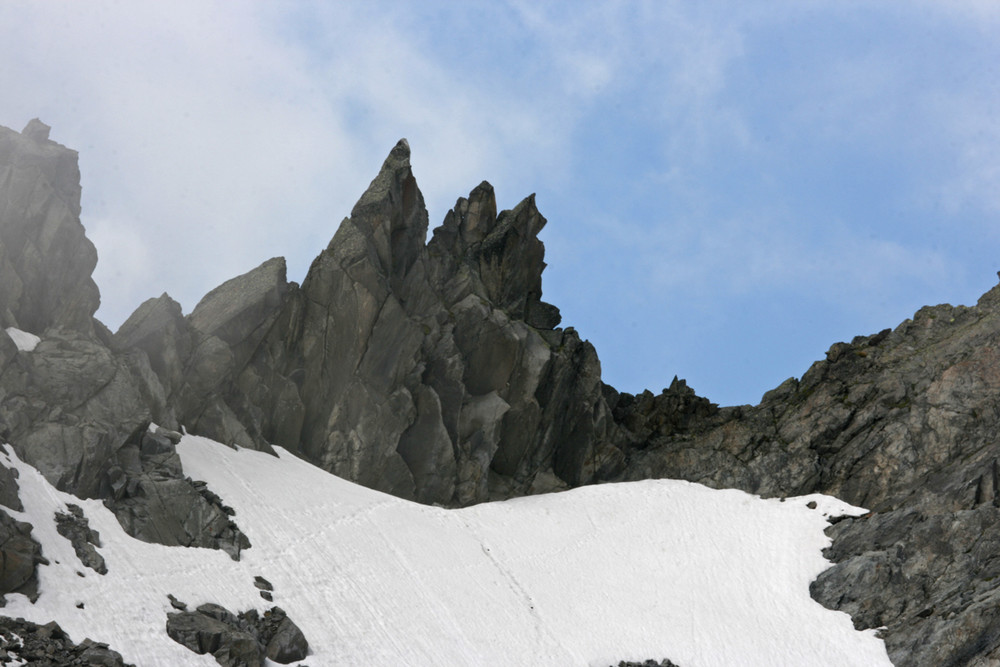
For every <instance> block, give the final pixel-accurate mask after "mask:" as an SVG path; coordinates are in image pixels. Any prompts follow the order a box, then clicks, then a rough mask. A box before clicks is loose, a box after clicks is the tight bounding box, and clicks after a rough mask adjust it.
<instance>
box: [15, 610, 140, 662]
mask: <svg viewBox="0 0 1000 667" xmlns="http://www.w3.org/2000/svg"><path fill="white" fill-rule="evenodd" d="M0 662H3V663H5V664H6V663H11V664H15V665H36V666H37V667H61V666H62V665H89V666H91V667H135V665H132V664H131V663H126V662H125V661H124V660H122V656H121V654H120V653H118V651H114V650H112V649H111V648H109V647H108V645H107V644H103V643H101V642H95V641H92V640H90V639H84V640H83V641H82V642H80V643H79V644H77V643H74V642H73V641H72V640H71V639H70V638H69V636H67V635H66V633H65V632H63V630H62V628H60V627H59V626H58V625H57V624H56V623H54V622H53V623H47V624H46V625H38V624H36V623H31V622H29V621H25V620H24V619H23V618H18V619H12V618H6V617H3V616H0Z"/></svg>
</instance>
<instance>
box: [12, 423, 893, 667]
mask: <svg viewBox="0 0 1000 667" xmlns="http://www.w3.org/2000/svg"><path fill="white" fill-rule="evenodd" d="M177 449H178V452H179V453H180V456H181V458H182V460H183V464H184V470H185V473H186V474H187V475H189V476H191V477H192V478H194V479H196V480H204V481H206V482H207V483H208V486H209V488H210V489H211V490H212V491H214V492H215V493H217V494H219V495H220V496H221V497H222V499H223V501H224V502H225V503H226V504H227V505H229V506H231V507H232V508H233V509H235V510H236V514H235V517H234V519H235V521H236V523H237V524H238V525H239V526H240V528H241V529H242V530H243V531H244V533H246V535H247V536H248V537H249V539H250V541H251V543H252V545H253V546H252V547H251V548H250V549H247V550H246V551H244V552H243V557H242V559H241V560H240V561H239V562H234V561H232V560H231V559H230V558H229V557H228V556H227V555H226V554H225V553H223V552H221V551H214V550H209V549H195V548H189V549H185V548H176V547H164V546H160V545H155V544H146V543H144V542H140V541H138V540H135V539H132V538H130V537H128V536H127V535H126V534H125V533H124V532H123V531H122V529H121V527H120V526H119V524H118V522H117V520H116V519H115V518H114V516H113V515H112V514H111V512H109V511H108V510H107V509H105V508H104V506H103V505H102V504H101V502H100V501H98V500H80V499H78V498H75V497H73V496H70V495H68V494H64V493H61V492H59V491H56V490H55V489H53V488H52V487H51V486H50V485H49V484H48V483H47V482H46V481H45V479H44V478H43V477H42V476H41V475H40V474H39V473H38V472H37V471H36V470H35V469H34V468H31V467H30V466H28V465H26V464H24V463H22V462H21V461H19V460H17V458H16V457H15V456H14V455H13V453H10V449H9V448H6V451H7V452H8V453H7V454H0V456H2V457H3V458H4V459H5V462H7V463H8V464H9V465H13V466H15V467H16V468H17V469H18V470H19V471H20V478H19V480H18V483H19V485H20V496H21V499H22V502H23V503H24V506H25V511H24V512H14V511H10V513H11V515H12V516H14V517H15V518H17V519H20V520H24V521H29V522H31V523H32V524H33V525H34V527H35V528H34V532H33V535H34V537H35V539H37V540H38V541H39V542H41V544H42V547H43V554H44V555H45V556H46V557H47V558H48V559H49V561H50V563H51V564H50V565H48V566H39V585H40V591H41V596H40V597H39V599H38V601H37V603H36V604H34V605H33V604H31V603H30V602H28V600H27V599H26V598H25V597H24V596H21V595H8V596H7V598H8V603H7V606H6V608H4V609H3V610H2V611H0V613H2V614H3V615H6V616H14V617H17V616H23V617H24V618H26V619H28V620H32V621H35V622H38V623H46V622H48V621H51V620H56V621H57V622H58V623H59V624H60V625H61V626H62V628H63V629H64V630H66V631H67V632H68V633H69V634H70V636H71V637H73V639H74V640H76V641H80V640H82V639H83V638H84V637H90V638H92V639H95V640H98V641H103V642H107V643H109V644H110V645H111V647H112V648H114V649H115V650H117V651H119V652H121V653H122V655H123V656H124V657H125V659H126V660H127V661H130V662H134V663H136V664H137V665H140V666H142V667H149V666H161V665H162V666H165V667H167V666H169V667H176V666H177V665H206V666H209V665H216V664H217V663H216V662H215V660H214V658H212V657H211V656H210V655H204V656H199V655H196V654H194V653H192V652H190V651H189V650H187V649H186V648H184V647H182V646H181V645H179V644H177V643H175V642H174V641H173V640H171V639H170V638H169V637H167V635H166V632H165V623H166V619H167V613H168V611H173V610H172V609H171V608H170V604H169V602H168V600H167V594H168V593H171V594H173V595H174V596H176V597H177V598H179V599H180V600H183V601H184V602H187V603H188V605H189V608H192V609H193V607H194V606H196V605H199V604H202V603H204V602H215V603H218V604H221V605H223V606H225V607H227V608H229V609H230V610H231V611H234V612H238V611H242V610H246V609H249V608H251V607H253V608H256V609H258V610H261V611H263V610H265V609H268V608H269V607H271V606H272V604H273V605H277V606H280V607H281V608H283V609H284V610H285V611H286V612H288V615H289V617H290V618H291V619H292V620H293V621H294V622H295V623H296V624H298V626H299V627H300V628H301V629H302V631H303V633H304V634H305V636H306V638H307V639H308V640H309V645H310V648H311V655H310V656H309V658H308V659H307V660H306V661H304V662H305V663H306V664H308V665H310V666H311V667H321V666H325V665H358V666H365V665H382V664H391V665H427V666H431V665H433V666H441V665H449V666H451V665H456V666H462V665H470V666H473V665H490V666H498V665H509V666H512V667H520V666H527V665H532V666H535V665H552V666H566V667H569V666H583V665H591V666H599V667H606V666H607V665H612V664H617V663H618V661H619V660H622V659H631V660H644V659H648V658H655V659H656V660H660V659H662V658H670V659H671V660H673V661H674V662H675V663H677V664H678V665H680V666H681V667H708V666H713V667H716V666H733V665H740V666H748V667H749V666H753V665H760V666H762V667H775V666H782V667H793V666H796V665H801V666H803V667H806V666H808V667H814V666H817V665H836V666H838V667H842V666H848V665H858V666H863V667H876V666H879V665H886V666H888V665H890V664H891V663H890V662H889V659H888V656H887V655H886V651H885V647H884V645H883V643H882V642H881V640H879V639H878V638H877V637H876V636H875V634H874V633H873V632H872V631H865V632H858V631H855V630H854V627H853V625H852V624H851V620H850V618H849V617H848V616H847V615H846V614H844V613H841V612H836V611H830V610H827V609H825V608H823V607H822V606H820V605H819V604H818V603H816V602H814V601H813V600H812V599H811V598H810V597H809V582H810V581H812V580H813V579H814V578H815V577H816V576H817V574H819V573H820V572H821V571H822V570H824V569H825V568H826V567H828V565H829V563H828V562H827V561H826V560H825V559H824V558H823V557H822V554H821V550H822V549H823V547H825V546H827V545H828V543H829V539H828V538H827V537H826V536H825V535H824V533H823V529H824V528H825V527H826V526H827V525H828V518H829V517H833V516H837V515H845V514H846V515H858V514H861V513H863V512H864V510H861V509H859V508H854V507H851V506H849V505H846V504H845V503H842V502H840V501H838V500H836V499H833V498H829V497H826V496H820V495H813V496H808V497H801V498H791V499H788V500H787V501H785V502H781V501H780V500H777V499H771V500H762V499H760V498H757V497H754V496H751V495H748V494H745V493H742V492H739V491H716V490H712V489H708V488H706V487H703V486H699V485H696V484H690V483H687V482H680V481H667V480H654V481H645V482H631V483H627V484H608V485H602V486H591V487H585V488H580V489H576V490H573V491H568V492H564V493H559V494H552V495H545V496H534V497H530V498H521V499H517V500H512V501H507V502H501V503H489V504H483V505H478V506H475V507H471V508H467V509H461V510H446V509H441V508H437V507H428V506H424V505H418V504H415V503H411V502H408V501H405V500H400V499H398V498H394V497H392V496H387V495H385V494H382V493H379V492H376V491H372V490H370V489H366V488H363V487H360V486H357V485H355V484H352V483H350V482H347V481H344V480H342V479H339V478H337V477H334V476H333V475H330V474H329V473H326V472H324V471H322V470H320V469H318V468H316V467H314V466H312V465H311V464H309V463H307V462H305V461H302V460H300V459H298V458H296V457H294V456H293V455H291V454H289V453H288V452H286V451H284V450H281V449H278V453H279V455H280V456H279V458H275V457H273V456H270V455H267V454H262V453H259V452H255V451H250V450H238V451H237V450H233V449H230V448H228V447H225V446H223V445H221V444H219V443H216V442H213V441H211V440H207V439H205V438H199V437H194V436H185V437H184V438H183V440H182V441H181V443H180V444H179V445H178V447H177ZM810 501H812V502H815V503H816V508H815V509H810V508H808V507H807V503H809V502H810ZM66 503H75V504H78V505H80V506H81V507H82V508H83V509H84V512H85V514H86V516H87V518H88V519H89V520H90V525H91V527H92V528H94V529H96V530H98V531H99V532H100V535H101V541H102V544H103V546H102V547H101V548H100V549H99V551H100V553H101V554H102V555H103V556H104V559H105V561H106V563H107V567H108V574H107V575H106V576H101V575H98V574H96V573H95V572H93V571H92V570H89V569H86V568H84V567H83V566H82V565H81V564H80V562H79V560H78V559H77V557H76V555H75V554H74V552H73V548H72V546H71V545H70V543H69V541H68V540H66V539H64V538H63V537H61V536H60V535H58V533H57V532H56V528H55V521H54V514H55V513H56V512H57V511H64V509H63V508H64V507H65V504H66ZM78 573H81V574H82V575H83V576H80V574H78ZM255 575H261V576H263V577H265V578H266V579H268V580H269V581H270V582H271V583H272V584H273V585H274V602H273V603H268V602H267V601H265V600H263V599H262V598H261V597H260V596H259V594H258V591H257V589H256V588H255V587H254V585H253V579H254V576H255ZM81 603H82V605H83V608H82V609H80V608H78V605H79V604H81ZM268 664H269V665H273V664H275V663H270V662H269V663H268Z"/></svg>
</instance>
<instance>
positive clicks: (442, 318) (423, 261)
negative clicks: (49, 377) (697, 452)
mask: <svg viewBox="0 0 1000 667" xmlns="http://www.w3.org/2000/svg"><path fill="white" fill-rule="evenodd" d="M544 225H545V218H544V217H542V215H541V214H540V213H539V212H538V209H537V208H536V206H535V202H534V198H533V197H528V198H527V199H525V200H524V201H522V202H521V203H520V204H518V206H516V207H515V208H514V209H512V210H510V211H501V212H500V213H499V214H498V213H497V206H496V201H495V199H494V193H493V188H492V187H491V186H490V185H489V184H488V183H483V184H481V185H479V186H478V187H477V188H476V189H474V190H473V191H472V193H471V194H470V195H469V198H468V199H464V198H463V199H459V200H458V202H457V204H456V206H455V209H454V210H452V211H450V212H449V213H448V215H447V216H446V218H445V222H444V224H443V225H442V226H441V227H440V228H438V229H437V230H435V232H434V236H433V238H432V239H431V241H430V242H429V243H427V244H425V237H426V235H427V229H428V220H427V212H426V209H425V208H424V204H423V197H422V195H421V193H420V190H419V188H418V187H417V184H416V180H415V179H414V176H413V173H412V170H411V168H410V153H409V146H408V145H407V144H406V142H405V141H401V142H399V144H397V145H396V147H395V148H394V149H393V150H392V152H391V153H390V155H389V157H388V158H387V159H386V161H385V163H384V165H383V166H382V169H381V170H380V171H379V174H378V175H377V176H376V178H375V179H374V180H373V181H372V183H371V185H370V186H369V188H368V190H367V191H366V192H365V193H364V194H363V195H362V197H361V199H360V200H359V201H358V203H357V205H356V206H355V207H354V209H353V210H352V212H351V216H350V217H349V218H347V219H345V220H344V221H343V222H342V223H341V225H340V227H339V228H338V230H337V232H336V234H335V235H334V237H333V239H332V240H331V241H330V244H329V246H328V247H327V248H326V249H325V250H324V251H323V252H321V253H320V255H319V256H318V257H317V258H316V260H315V261H314V262H313V264H312V266H311V267H310V270H309V272H308V274H307V276H306V278H305V280H304V281H303V283H302V286H301V287H299V286H298V285H296V284H294V283H288V282H286V278H285V265H284V261H283V260H281V259H280V258H278V259H273V260H269V261H268V262H265V263H264V264H263V265H261V266H260V267H258V268H256V269H254V270H253V271H250V272H248V273H247V274H244V275H243V276H240V277H238V278H236V279H234V280H231V281H229V282H227V283H225V284H223V285H222V286H220V287H219V288H216V289H215V290H213V291H212V292H211V293H209V295H208V296H206V297H205V298H204V299H203V300H202V301H201V302H200V303H199V304H198V306H197V307H196V308H195V309H194V311H193V312H192V313H191V315H189V316H188V317H186V318H185V317H183V315H182V313H181V309H180V306H179V305H178V304H176V303H175V302H173V301H172V300H171V299H170V298H169V297H168V296H166V295H163V296H161V297H159V298H158V299H153V300H150V301H147V302H146V303H144V304H143V305H142V306H140V308H139V309H138V310H137V311H136V312H135V313H134V314H133V315H132V316H131V317H130V318H129V319H128V320H127V321H126V322H125V324H123V325H122V327H121V328H120V329H119V331H118V332H117V333H116V334H115V336H114V344H115V349H117V350H118V351H119V352H120V353H125V352H128V351H133V352H134V351H138V350H141V351H142V352H143V353H144V354H145V355H146V358H147V359H148V362H149V367H150V369H152V371H153V373H154V374H155V376H156V379H157V380H158V381H159V384H160V385H161V386H162V387H163V395H164V396H165V400H163V401H160V402H156V401H153V403H155V405H153V407H152V408H151V409H152V411H153V412H154V414H158V415H162V416H163V418H165V419H168V420H171V419H174V418H176V419H177V421H179V422H181V423H183V424H184V425H185V426H186V428H187V429H188V430H189V431H191V432H193V433H198V434H200V435H206V436H209V437H212V438H213V439H216V440H220V441H222V442H227V443H231V444H236V445H240V446H244V447H255V448H258V449H264V450H267V449H268V448H269V446H270V444H271V443H273V444H279V445H282V446H284V447H286V448H288V449H290V450H292V451H294V452H295V453H297V454H298V455H300V456H302V457H304V458H307V459H309V460H310V461H312V462H314V463H316V464H317V465H319V466H321V467H323V468H325V469H326V470H329V471H331V472H333V473H335V474H337V475H340V476H342V477H345V478H347V479H351V480H353V481H356V482H359V483H362V484H365V485H367V486H370V487H373V488H377V489H381V490H384V491H387V492H389V493H393V494H395V495H399V496H402V497H406V498H413V499H416V500H419V501H421V502H425V503H439V504H443V505H468V504H471V503H475V502H481V501H483V500H487V499H489V498H491V497H497V496H500V495H509V494H514V495H519V494H523V493H526V492H531V491H534V490H542V489H551V488H556V487H557V486H558V485H559V484H560V483H562V484H581V483H588V482H590V481H593V480H595V479H598V478H599V477H600V476H602V475H604V476H607V475H609V474H611V473H613V472H617V470H618V469H619V468H620V465H621V463H622V461H623V456H622V453H621V451H620V450H619V449H618V447H617V443H616V438H617V437H619V433H618V428H617V426H616V424H615V422H614V420H613V419H612V418H611V414H610V410H609V409H608V406H607V404H606V402H605V398H604V393H603V387H602V385H601V383H600V364H599V362H598V360H597V354H596V352H595V351H594V349H593V347H592V346H591V345H590V344H589V343H586V342H585V341H581V340H580V338H579V336H578V335H577V334H576V332H575V331H573V330H572V329H565V330H563V329H555V328H554V327H555V326H556V325H557V324H558V322H559V314H558V309H556V308H555V307H554V306H550V305H548V304H545V303H544V302H542V301H541V273H542V270H543V269H544V267H545V264H544V262H543V256H544V248H543V246H542V244H541V242H540V241H539V240H538V236H537V235H538V232H539V231H540V230H541V229H542V228H543V227H544ZM149 384H153V385H155V384H156V383H155V382H154V383H149ZM553 478H554V481H553ZM560 480H561V482H560Z"/></svg>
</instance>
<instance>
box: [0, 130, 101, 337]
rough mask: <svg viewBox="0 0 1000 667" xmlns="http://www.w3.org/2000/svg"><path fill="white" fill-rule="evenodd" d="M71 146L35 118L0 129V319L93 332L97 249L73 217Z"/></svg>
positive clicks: (76, 188) (39, 328) (75, 188)
mask: <svg viewBox="0 0 1000 667" xmlns="http://www.w3.org/2000/svg"><path fill="white" fill-rule="evenodd" d="M80 192H81V191H80V170H79V167H78V166H77V153H76V151H72V150H70V149H68V148H66V147H64V146H61V145H59V144H57V143H55V142H53V141H48V127H47V126H45V125H44V124H43V123H41V122H40V121H38V120H37V119H35V120H33V121H32V122H30V123H28V125H27V127H25V130H24V133H17V132H14V131H12V130H9V129H7V128H0V202H2V203H0V221H2V223H0V325H2V326H3V327H8V326H13V327H17V328H18V329H21V330H23V331H28V332H30V333H36V334H40V333H41V332H43V331H45V329H47V328H49V327H53V326H59V327H66V328H71V329H75V330H78V331H81V332H85V333H91V332H93V324H92V318H93V314H94V312H95V311H96V310H97V307H98V306H99V305H100V296H99V294H98V290H97V285H96V284H95V283H94V280H93V278H92V277H91V275H92V273H93V271H94V267H95V266H96V264H97V251H96V250H95V249H94V245H93V243H91V242H90V241H89V240H88V239H87V237H86V235H85V234H84V229H83V225H81V224H80Z"/></svg>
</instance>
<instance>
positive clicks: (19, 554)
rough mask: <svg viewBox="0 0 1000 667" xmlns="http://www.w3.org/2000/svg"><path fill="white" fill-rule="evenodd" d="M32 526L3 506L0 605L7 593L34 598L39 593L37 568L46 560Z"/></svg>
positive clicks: (0, 517)
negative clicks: (16, 518)
mask: <svg viewBox="0 0 1000 667" xmlns="http://www.w3.org/2000/svg"><path fill="white" fill-rule="evenodd" d="M31 529H32V526H31V524H29V523H25V522H23V521H16V520H14V518H13V517H11V516H10V515H9V514H7V512H6V511H4V510H0V606H3V604H4V597H3V596H5V595H6V594H7V593H22V594H24V595H26V596H28V598H30V599H31V600H35V599H36V598H37V597H38V592H37V585H38V579H37V578H36V571H35V568H36V567H37V566H38V565H39V564H42V563H47V561H46V560H45V558H44V557H43V556H42V546H41V545H40V544H38V542H36V541H35V540H34V538H33V537H32V536H31Z"/></svg>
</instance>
